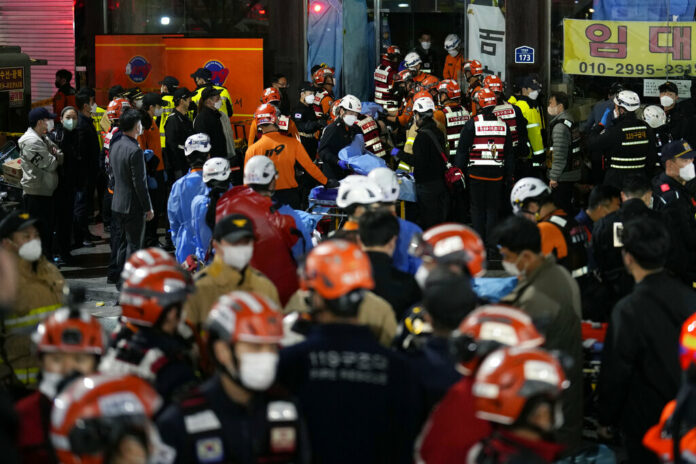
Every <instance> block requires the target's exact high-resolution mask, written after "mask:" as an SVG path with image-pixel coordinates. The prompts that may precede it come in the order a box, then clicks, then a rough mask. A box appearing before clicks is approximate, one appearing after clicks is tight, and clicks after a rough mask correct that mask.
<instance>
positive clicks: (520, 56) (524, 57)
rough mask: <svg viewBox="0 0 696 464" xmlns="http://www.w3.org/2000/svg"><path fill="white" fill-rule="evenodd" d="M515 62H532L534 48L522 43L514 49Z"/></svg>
mask: <svg viewBox="0 0 696 464" xmlns="http://www.w3.org/2000/svg"><path fill="white" fill-rule="evenodd" d="M515 63H523V64H533V63H534V49H533V48H532V47H528V46H526V45H523V46H521V47H517V48H516V49H515Z"/></svg>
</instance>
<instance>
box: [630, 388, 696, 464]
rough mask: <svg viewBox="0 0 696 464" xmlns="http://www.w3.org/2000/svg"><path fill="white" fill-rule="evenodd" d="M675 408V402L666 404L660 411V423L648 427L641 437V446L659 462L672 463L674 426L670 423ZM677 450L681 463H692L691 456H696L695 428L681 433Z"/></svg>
mask: <svg viewBox="0 0 696 464" xmlns="http://www.w3.org/2000/svg"><path fill="white" fill-rule="evenodd" d="M676 408H677V401H676V400H672V401H670V402H669V403H667V405H666V406H665V408H664V409H663V410H662V415H661V416H660V422H659V423H658V424H656V425H654V426H652V427H650V429H649V430H648V431H647V433H646V434H645V436H644V437H643V445H645V447H646V448H648V449H649V450H651V451H652V452H653V453H655V454H656V455H657V457H658V458H660V462H665V463H667V462H674V440H673V437H672V431H673V429H674V424H673V423H672V422H673V421H672V416H673V415H674V411H675V409H676ZM679 449H680V451H681V455H682V460H681V462H693V456H696V428H691V429H690V430H688V431H686V430H684V431H683V432H682V436H681V440H680V441H679ZM687 456H690V457H691V459H685V458H686V457H687Z"/></svg>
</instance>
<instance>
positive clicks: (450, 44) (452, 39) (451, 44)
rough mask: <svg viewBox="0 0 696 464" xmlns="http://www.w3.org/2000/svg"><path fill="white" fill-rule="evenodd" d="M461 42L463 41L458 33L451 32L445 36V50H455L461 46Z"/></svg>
mask: <svg viewBox="0 0 696 464" xmlns="http://www.w3.org/2000/svg"><path fill="white" fill-rule="evenodd" d="M460 43H462V40H461V39H460V38H459V36H458V35H457V34H450V35H448V36H447V37H445V50H447V51H450V50H454V49H455V48H457V47H458V46H459V44H460Z"/></svg>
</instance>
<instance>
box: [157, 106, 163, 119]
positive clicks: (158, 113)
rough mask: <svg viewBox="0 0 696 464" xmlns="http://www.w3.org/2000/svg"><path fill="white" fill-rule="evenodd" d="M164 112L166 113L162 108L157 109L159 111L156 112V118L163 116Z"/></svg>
mask: <svg viewBox="0 0 696 464" xmlns="http://www.w3.org/2000/svg"><path fill="white" fill-rule="evenodd" d="M163 112H164V110H163V109H162V108H157V109H156V110H155V117H156V118H159V117H160V116H162V113H163Z"/></svg>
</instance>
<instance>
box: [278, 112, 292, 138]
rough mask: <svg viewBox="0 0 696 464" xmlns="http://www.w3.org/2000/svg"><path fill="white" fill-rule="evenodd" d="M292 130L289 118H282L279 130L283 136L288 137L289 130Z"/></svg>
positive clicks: (279, 122)
mask: <svg viewBox="0 0 696 464" xmlns="http://www.w3.org/2000/svg"><path fill="white" fill-rule="evenodd" d="M289 129H290V118H289V117H287V116H282V115H281V116H280V117H279V118H278V130H280V132H283V135H288V130H289Z"/></svg>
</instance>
